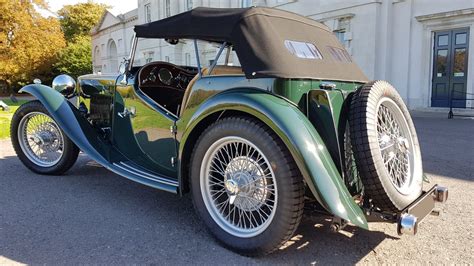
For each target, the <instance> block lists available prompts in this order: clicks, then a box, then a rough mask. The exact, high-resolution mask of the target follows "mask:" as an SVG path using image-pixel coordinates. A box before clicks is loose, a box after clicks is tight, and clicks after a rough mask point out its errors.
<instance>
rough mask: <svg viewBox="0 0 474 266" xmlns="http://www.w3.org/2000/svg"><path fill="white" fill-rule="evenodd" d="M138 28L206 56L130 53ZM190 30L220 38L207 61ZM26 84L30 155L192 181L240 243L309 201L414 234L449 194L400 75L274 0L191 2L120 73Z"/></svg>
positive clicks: (23, 144)
mask: <svg viewBox="0 0 474 266" xmlns="http://www.w3.org/2000/svg"><path fill="white" fill-rule="evenodd" d="M139 38H148V39H153V38H154V39H165V40H166V41H167V42H168V43H170V44H171V45H173V44H178V43H180V42H182V41H185V40H187V41H189V40H190V41H191V43H190V44H192V43H193V42H194V48H195V52H196V61H197V66H196V67H194V66H179V65H174V64H171V63H168V62H150V63H147V64H146V65H143V66H133V62H134V57H135V50H136V46H137V42H138V39H139ZM197 40H199V41H206V42H211V43H213V44H214V45H218V47H219V50H218V52H217V55H216V58H215V60H213V61H212V63H211V64H210V65H209V66H208V67H203V66H201V63H200V62H199V61H200V60H199V58H200V52H199V45H198V44H197ZM232 51H235V53H236V55H237V56H238V59H239V61H240V64H241V67H240V66H239V67H238V66H235V65H230V64H229V63H228V62H229V60H228V59H229V56H230V55H231V52H232ZM224 52H225V53H224ZM221 56H222V58H221ZM219 62H220V63H219ZM222 62H224V63H222ZM21 91H22V92H26V93H30V94H32V95H33V96H35V97H36V98H37V99H38V100H37V101H32V102H29V103H26V104H24V105H22V106H21V107H20V108H19V109H18V110H17V112H16V113H15V115H14V117H13V121H12V125H11V139H12V143H13V146H14V148H15V151H16V153H17V155H18V157H19V159H20V160H21V161H22V162H23V163H24V164H25V166H26V167H28V168H29V169H31V170H32V171H33V172H36V173H39V174H50V175H57V174H62V173H64V172H65V171H66V170H68V169H69V168H70V167H71V166H72V165H73V164H74V162H75V161H76V159H77V156H78V153H79V151H80V150H81V151H82V152H84V153H86V154H87V155H88V156H89V157H90V158H92V159H93V160H95V161H97V162H98V163H100V164H101V165H103V166H104V167H106V168H107V169H110V170H111V171H113V172H115V173H117V174H119V175H121V176H124V177H126V178H129V179H131V180H133V181H136V182H139V183H142V184H144V185H147V186H151V187H154V188H158V189H162V190H165V191H168V192H172V193H175V194H180V195H183V194H185V193H188V192H190V193H192V198H193V202H194V206H195V209H196V211H197V213H198V214H199V216H200V217H201V218H202V220H203V221H204V223H205V224H206V225H207V227H208V228H209V231H210V232H211V233H212V234H213V235H214V236H215V238H216V239H217V240H218V241H220V242H221V243H222V244H223V245H225V246H226V247H228V248H230V249H232V250H235V251H237V252H239V253H241V254H245V255H261V254H267V253H270V252H272V251H274V250H276V249H278V248H279V247H281V246H282V245H283V244H284V243H285V242H286V241H287V240H288V239H289V238H290V237H291V236H292V235H293V234H294V232H295V230H296V229H297V227H298V224H299V222H300V220H301V217H302V215H303V209H304V206H305V205H306V207H312V206H319V207H320V208H321V209H322V210H324V211H325V212H326V213H327V214H328V215H330V216H331V217H332V221H333V222H332V224H331V229H333V230H334V231H338V230H341V229H343V228H344V226H345V225H347V224H349V223H350V224H352V225H355V226H358V227H361V228H363V229H368V222H371V221H372V222H375V221H379V222H380V221H382V222H391V223H397V224H398V233H399V234H404V233H408V234H415V233H416V231H417V227H418V224H419V223H420V222H421V220H423V219H424V218H425V217H426V216H427V215H428V214H430V213H431V214H436V213H437V211H435V210H434V206H435V202H444V201H446V200H447V196H448V190H447V189H446V188H444V187H441V186H438V185H432V186H430V187H429V188H428V189H425V190H423V188H422V186H423V183H427V182H428V180H427V179H426V177H425V176H424V174H423V169H422V160H421V154H420V147H419V144H418V140H417V136H416V132H415V128H414V126H413V122H412V119H411V117H410V114H409V112H408V110H407V108H406V106H405V105H404V103H403V100H402V99H401V97H400V96H399V94H398V93H397V91H396V90H395V89H394V88H393V87H392V86H391V85H390V84H389V83H387V82H385V81H371V82H370V81H368V79H367V78H366V76H365V75H364V74H363V72H362V71H361V70H360V69H359V68H358V66H357V65H356V64H355V63H354V62H353V60H352V59H351V56H350V55H349V54H348V52H347V51H346V50H345V48H344V46H342V45H341V44H340V43H339V42H338V39H337V38H336V37H335V36H334V35H333V34H332V32H331V31H330V30H329V29H328V28H327V27H326V26H325V25H323V24H320V23H318V22H316V21H313V20H311V19H309V18H305V17H302V16H299V15H297V14H293V13H289V12H285V11H281V10H278V9H270V8H260V7H252V8H237V9H231V8H230V9H212V8H196V9H193V10H191V11H188V12H185V13H181V14H178V15H176V16H172V17H168V18H166V19H163V20H159V21H155V22H151V23H148V24H144V25H139V26H136V27H135V37H134V40H133V45H132V49H131V52H130V57H129V58H126V59H125V60H124V62H123V63H122V64H121V67H120V75H106V74H97V75H86V76H81V77H79V78H78V80H77V84H76V82H75V80H74V79H72V78H70V77H69V76H66V75H60V76H58V77H56V78H55V80H54V81H53V84H52V87H48V86H45V85H41V84H32V85H28V86H25V87H24V88H22V89H21Z"/></svg>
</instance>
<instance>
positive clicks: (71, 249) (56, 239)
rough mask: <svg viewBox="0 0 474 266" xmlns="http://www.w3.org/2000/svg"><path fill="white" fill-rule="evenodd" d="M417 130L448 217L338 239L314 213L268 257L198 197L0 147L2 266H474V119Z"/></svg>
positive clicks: (434, 122) (349, 230)
mask: <svg viewBox="0 0 474 266" xmlns="http://www.w3.org/2000/svg"><path fill="white" fill-rule="evenodd" d="M415 124H416V127H417V130H418V136H419V139H420V142H421V146H422V152H423V161H424V169H425V172H426V173H427V174H428V176H429V177H430V178H431V179H432V183H433V184H434V183H439V184H442V185H445V186H448V187H449V189H450V194H449V200H448V202H447V203H446V204H445V205H440V209H441V210H442V215H441V216H440V217H434V216H430V217H428V218H427V219H426V220H425V221H424V222H423V224H422V225H421V226H420V230H419V233H418V235H417V236H415V237H412V236H402V237H399V236H398V235H397V234H396V226H395V225H393V224H371V225H370V227H371V231H365V230H362V229H359V228H355V227H351V226H348V227H346V230H345V231H343V232H341V233H331V232H330V230H329V224H330V223H329V220H328V218H327V217H323V216H316V217H309V216H307V215H305V217H304V218H303V221H302V223H301V225H300V227H299V230H298V231H297V233H296V236H295V237H294V238H293V239H292V241H290V242H289V243H288V245H287V248H285V249H283V250H281V251H278V252H276V253H274V254H271V255H269V256H267V257H263V258H247V257H243V256H240V255H237V254H235V253H232V252H231V251H228V250H226V249H224V248H222V247H221V246H219V244H217V243H216V242H215V241H214V240H213V239H212V238H211V237H210V235H209V234H208V233H207V232H206V229H205V227H204V225H203V224H202V223H201V221H200V220H199V219H198V218H197V216H196V215H195V213H194V210H193V207H192V204H191V200H190V197H189V196H186V197H184V198H179V197H178V196H175V195H172V194H169V193H167V192H161V191H158V190H154V189H151V188H148V187H145V186H142V185H139V184H136V183H134V182H132V181H128V180H126V179H124V178H121V177H119V176H117V175H115V174H113V173H111V172H109V171H107V170H105V169H104V168H102V167H100V166H98V165H97V164H96V163H94V162H92V161H90V159H89V158H88V157H87V156H85V155H81V156H80V158H79V160H78V162H77V163H76V165H75V166H74V167H73V168H72V169H71V170H70V171H69V172H68V173H67V174H66V175H63V176H40V175H36V174H33V173H32V172H30V171H29V170H28V169H26V168H25V167H24V166H23V165H22V164H21V163H20V161H19V160H18V159H17V158H16V156H15V153H14V151H13V149H12V147H11V145H10V142H9V141H8V140H5V141H0V264H2V265H3V264H10V263H15V262H18V263H28V264H91V263H94V264H151V263H153V264H254V263H263V264H282V263H286V264H288V263H291V264H311V263H317V264H355V263H361V264H368V263H370V264H374V263H390V264H391V263H397V264H419V263H423V264H425V263H434V264H440V263H448V264H452V263H474V236H473V231H472V229H473V224H474V214H473V209H474V203H473V200H472V195H473V194H474V182H473V181H474V174H473V173H474V120H467V119H466V120H462V119H454V120H447V119H445V118H444V117H443V118H436V117H419V118H415Z"/></svg>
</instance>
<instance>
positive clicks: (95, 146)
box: [19, 84, 108, 166]
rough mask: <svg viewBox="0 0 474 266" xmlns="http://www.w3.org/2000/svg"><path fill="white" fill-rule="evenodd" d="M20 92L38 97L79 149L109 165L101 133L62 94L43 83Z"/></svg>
mask: <svg viewBox="0 0 474 266" xmlns="http://www.w3.org/2000/svg"><path fill="white" fill-rule="evenodd" d="M19 92H26V93H29V94H31V95H33V96H34V97H36V98H37V99H38V100H39V101H40V102H41V103H42V104H43V105H44V107H45V108H46V109H47V110H48V112H49V113H50V115H51V116H52V117H53V119H54V120H55V121H56V123H57V124H58V125H59V127H60V128H61V129H62V130H63V131H64V133H65V134H66V135H67V136H68V137H69V139H71V140H72V142H74V144H76V146H77V147H79V149H81V150H82V151H83V152H85V153H86V154H87V155H89V156H90V157H91V158H92V159H93V160H95V161H97V162H98V163H100V164H102V165H104V166H107V165H108V161H107V159H106V158H107V155H108V151H107V150H108V149H107V145H104V144H103V142H102V141H100V140H99V135H98V134H97V132H96V131H95V130H94V129H93V128H92V126H91V125H90V124H89V122H88V121H87V120H86V119H85V118H84V117H82V116H81V115H80V113H79V112H78V110H77V109H76V108H75V107H74V106H73V105H72V104H71V103H69V102H68V101H67V99H66V98H64V96H63V95H62V94H60V93H59V92H57V91H55V90H54V89H52V88H51V87H48V86H45V85H41V84H32V85H27V86H25V87H23V88H21V90H20V91H19Z"/></svg>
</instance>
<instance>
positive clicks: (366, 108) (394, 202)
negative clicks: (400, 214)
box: [349, 81, 423, 212]
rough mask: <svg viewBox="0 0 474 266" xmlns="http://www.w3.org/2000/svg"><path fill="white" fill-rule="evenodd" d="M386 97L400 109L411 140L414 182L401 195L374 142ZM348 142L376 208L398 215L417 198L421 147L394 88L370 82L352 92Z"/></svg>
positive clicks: (409, 117)
mask: <svg viewBox="0 0 474 266" xmlns="http://www.w3.org/2000/svg"><path fill="white" fill-rule="evenodd" d="M384 98H389V99H390V100H392V101H393V102H395V104H396V105H397V106H398V107H399V108H400V110H401V113H402V115H403V118H404V119H405V121H406V123H407V126H408V128H409V131H410V134H411V138H412V141H413V150H414V160H413V161H414V163H413V171H414V172H413V174H412V175H411V176H412V178H413V181H412V183H411V185H410V191H409V193H404V194H402V193H400V192H399V190H397V188H396V187H395V186H394V185H393V183H392V181H391V180H390V175H389V173H388V171H387V169H386V168H385V165H384V161H383V158H382V154H381V151H380V147H379V143H378V139H377V134H378V133H377V121H378V120H377V107H378V105H379V102H380V101H381V100H382V99H384ZM349 123H350V135H351V143H352V147H353V151H354V156H355V159H356V165H357V169H358V171H359V173H360V175H361V179H362V183H363V184H364V191H365V194H366V196H368V197H370V198H371V199H372V200H373V203H374V205H375V206H376V207H378V208H380V209H382V210H384V211H392V212H397V211H400V210H403V209H404V208H405V207H406V206H408V205H409V204H410V203H412V202H413V201H414V200H415V199H417V198H418V197H419V196H420V194H421V191H422V183H423V170H422V161H421V152H420V146H419V143H418V138H417V135H416V130H415V126H414V124H413V121H412V119H411V116H410V113H409V112H408V109H407V107H406V106H405V104H404V102H403V100H402V98H401V97H400V95H399V94H398V92H397V91H396V89H395V88H394V87H393V86H392V85H390V84H389V83H388V82H385V81H373V82H369V83H367V84H365V85H364V86H362V87H361V88H360V89H359V90H357V91H356V92H355V94H354V95H353V98H352V103H351V109H350V114H349Z"/></svg>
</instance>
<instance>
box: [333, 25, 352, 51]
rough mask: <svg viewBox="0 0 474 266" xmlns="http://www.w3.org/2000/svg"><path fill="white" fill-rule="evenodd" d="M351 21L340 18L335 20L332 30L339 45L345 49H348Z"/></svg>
mask: <svg viewBox="0 0 474 266" xmlns="http://www.w3.org/2000/svg"><path fill="white" fill-rule="evenodd" d="M350 27H351V20H350V18H341V19H338V20H336V23H335V28H334V29H333V32H334V34H335V35H336V37H337V39H338V40H339V42H340V43H342V44H343V45H344V46H345V47H346V48H349V47H350V39H351V38H350V31H351V28H350Z"/></svg>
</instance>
